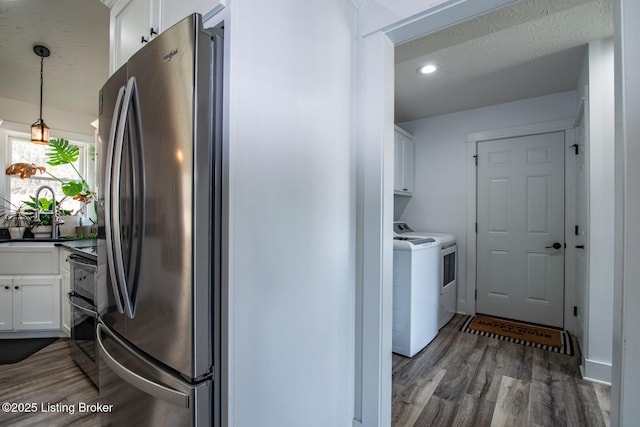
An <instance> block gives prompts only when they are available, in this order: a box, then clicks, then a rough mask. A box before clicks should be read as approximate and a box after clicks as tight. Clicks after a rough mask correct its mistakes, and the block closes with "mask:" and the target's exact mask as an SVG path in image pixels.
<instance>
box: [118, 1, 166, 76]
mask: <svg viewBox="0 0 640 427" xmlns="http://www.w3.org/2000/svg"><path fill="white" fill-rule="evenodd" d="M157 3H158V0H120V1H117V2H116V3H115V4H114V5H113V8H112V9H111V30H110V31H111V50H110V51H111V61H110V64H111V71H112V72H113V71H115V70H117V69H118V68H120V67H121V66H122V65H123V64H124V63H125V62H127V60H128V59H129V58H130V57H131V55H133V54H134V53H136V52H137V51H138V49H140V48H141V47H142V46H143V45H144V44H145V43H147V42H148V41H149V40H151V37H152V36H154V35H155V33H159V32H160V28H159V21H160V19H159V14H158V13H157ZM152 33H153V34H152Z"/></svg>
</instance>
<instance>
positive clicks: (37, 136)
mask: <svg viewBox="0 0 640 427" xmlns="http://www.w3.org/2000/svg"><path fill="white" fill-rule="evenodd" d="M33 51H34V52H35V54H36V55H38V56H39V57H40V117H38V120H36V122H35V123H34V124H32V125H31V142H33V143H35V144H48V143H49V127H48V126H47V125H46V124H45V123H44V120H42V81H43V78H42V75H43V73H42V69H43V66H44V58H46V57H48V56H49V55H50V54H51V52H50V51H49V49H48V48H46V47H45V46H41V45H36V46H34V47H33Z"/></svg>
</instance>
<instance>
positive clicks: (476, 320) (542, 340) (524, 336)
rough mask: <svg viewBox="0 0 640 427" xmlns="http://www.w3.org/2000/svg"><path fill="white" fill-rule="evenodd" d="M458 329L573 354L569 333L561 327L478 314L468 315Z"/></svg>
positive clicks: (569, 354)
mask: <svg viewBox="0 0 640 427" xmlns="http://www.w3.org/2000/svg"><path fill="white" fill-rule="evenodd" d="M460 330H461V331H462V332H468V333H470V334H475V335H481V336H483V337H490V338H497V339H499V340H503V341H508V342H512V343H515V344H523V345H526V346H529V347H535V348H540V349H542V350H548V351H553V352H555V353H560V354H566V355H568V356H572V355H573V341H572V339H571V335H570V334H568V333H567V332H566V331H564V330H561V329H553V328H546V327H544V326H538V325H533V324H530V323H523V322H516V321H513V320H507V319H501V318H499V317H491V316H485V315H484V314H478V315H476V316H469V317H468V318H467V319H466V320H465V322H464V323H463V324H462V327H461V328H460Z"/></svg>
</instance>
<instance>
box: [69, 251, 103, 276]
mask: <svg viewBox="0 0 640 427" xmlns="http://www.w3.org/2000/svg"><path fill="white" fill-rule="evenodd" d="M67 261H69V263H70V264H72V265H80V266H82V267H87V268H89V269H90V270H91V271H93V272H96V271H98V266H97V265H96V263H95V262H92V261H90V260H88V259H86V258H84V257H81V256H80V255H69V256H68V257H67Z"/></svg>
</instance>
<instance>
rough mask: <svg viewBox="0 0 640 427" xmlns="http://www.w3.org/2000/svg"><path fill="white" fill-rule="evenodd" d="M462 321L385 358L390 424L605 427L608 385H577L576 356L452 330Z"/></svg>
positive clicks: (405, 426) (401, 426)
mask: <svg viewBox="0 0 640 427" xmlns="http://www.w3.org/2000/svg"><path fill="white" fill-rule="evenodd" d="M464 319H465V317H464V316H456V317H454V319H453V320H452V321H451V322H449V324H448V325H447V326H445V327H444V328H443V329H442V330H441V331H440V333H439V334H438V336H437V337H436V338H435V339H434V341H432V342H431V343H430V344H429V345H428V346H427V347H426V348H425V349H423V350H422V351H421V352H420V353H418V354H416V355H415V356H414V357H413V358H406V357H403V356H399V355H396V354H394V355H393V395H392V396H393V397H392V398H393V404H392V422H391V424H392V426H393V427H412V426H415V427H418V426H429V427H446V426H457V427H464V426H470V427H471V426H473V427H482V426H491V427H502V426H504V427H525V426H531V427H555V426H569V427H572V426H576V427H590V426H606V427H608V426H609V410H610V388H609V387H606V386H602V385H599V384H594V383H591V382H587V381H583V380H582V379H581V377H580V371H579V368H578V358H577V356H565V355H561V354H556V353H552V352H549V351H545V350H540V349H536V348H531V347H526V346H524V345H520V344H513V343H509V342H506V341H501V340H497V339H494V338H488V337H482V336H479V335H473V334H469V333H466V332H460V326H461V325H462V323H463V320H464Z"/></svg>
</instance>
